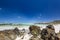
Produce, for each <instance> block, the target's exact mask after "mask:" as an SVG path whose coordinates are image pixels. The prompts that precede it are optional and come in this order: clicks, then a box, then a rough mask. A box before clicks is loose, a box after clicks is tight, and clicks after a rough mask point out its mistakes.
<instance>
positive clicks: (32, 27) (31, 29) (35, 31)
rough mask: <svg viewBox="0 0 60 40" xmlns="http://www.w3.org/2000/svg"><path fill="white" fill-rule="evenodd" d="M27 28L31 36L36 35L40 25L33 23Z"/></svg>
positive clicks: (38, 32)
mask: <svg viewBox="0 0 60 40" xmlns="http://www.w3.org/2000/svg"><path fill="white" fill-rule="evenodd" d="M29 30H30V33H31V34H32V35H33V36H38V35H39V34H40V32H41V30H40V27H38V26H35V25H31V26H30V27H29Z"/></svg>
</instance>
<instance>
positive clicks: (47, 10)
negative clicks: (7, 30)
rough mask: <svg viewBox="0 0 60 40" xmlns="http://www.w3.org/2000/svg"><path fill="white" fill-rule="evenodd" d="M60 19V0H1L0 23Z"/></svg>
mask: <svg viewBox="0 0 60 40" xmlns="http://www.w3.org/2000/svg"><path fill="white" fill-rule="evenodd" d="M53 20H60V0H0V23H5V22H6V23H36V22H49V21H53Z"/></svg>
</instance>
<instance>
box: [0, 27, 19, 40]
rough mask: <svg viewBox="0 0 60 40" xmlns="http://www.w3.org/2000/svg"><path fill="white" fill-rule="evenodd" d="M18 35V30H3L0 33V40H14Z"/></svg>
mask: <svg viewBox="0 0 60 40" xmlns="http://www.w3.org/2000/svg"><path fill="white" fill-rule="evenodd" d="M19 35H20V32H19V29H18V28H15V29H10V30H3V31H0V40H1V39H2V37H3V39H4V40H15V39H16V37H17V36H19ZM1 36H2V37H1ZM3 39H2V40H3Z"/></svg>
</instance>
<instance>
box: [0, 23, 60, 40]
mask: <svg viewBox="0 0 60 40" xmlns="http://www.w3.org/2000/svg"><path fill="white" fill-rule="evenodd" d="M38 26H40V27H41V29H43V28H45V27H46V26H47V25H38ZM53 26H54V27H55V32H56V33H57V32H59V31H60V24H57V25H53ZM13 28H15V27H13V26H9V27H8V26H4V27H2V26H1V27H0V30H5V29H13ZM18 28H19V29H29V26H27V27H25V26H24V27H23V26H22V27H18ZM23 36H24V38H23V39H22V37H23ZM23 36H21V37H19V36H17V38H16V39H15V40H29V39H30V38H31V37H32V35H29V34H28V33H26V34H25V35H23Z"/></svg>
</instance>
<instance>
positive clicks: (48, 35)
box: [41, 25, 55, 40]
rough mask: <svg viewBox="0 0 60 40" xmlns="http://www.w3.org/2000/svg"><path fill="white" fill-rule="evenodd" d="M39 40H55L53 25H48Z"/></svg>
mask: <svg viewBox="0 0 60 40" xmlns="http://www.w3.org/2000/svg"><path fill="white" fill-rule="evenodd" d="M41 38H42V39H44V40H54V39H55V29H54V26H53V25H48V26H46V28H44V29H42V31H41Z"/></svg>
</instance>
